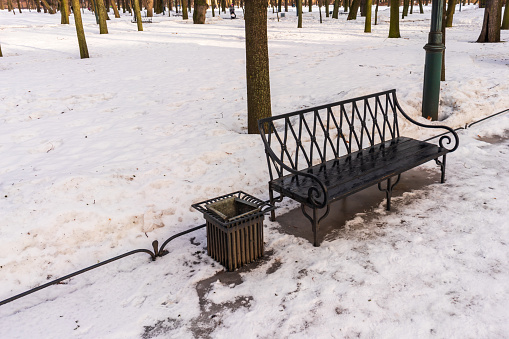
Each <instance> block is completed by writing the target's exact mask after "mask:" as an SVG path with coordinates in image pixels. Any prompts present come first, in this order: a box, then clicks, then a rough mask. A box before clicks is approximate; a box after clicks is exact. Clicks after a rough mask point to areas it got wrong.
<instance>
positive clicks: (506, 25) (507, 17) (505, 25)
mask: <svg viewBox="0 0 509 339" xmlns="http://www.w3.org/2000/svg"><path fill="white" fill-rule="evenodd" d="M508 9H509V0H506V1H505V8H504V20H503V21H502V27H501V29H509V11H508Z"/></svg>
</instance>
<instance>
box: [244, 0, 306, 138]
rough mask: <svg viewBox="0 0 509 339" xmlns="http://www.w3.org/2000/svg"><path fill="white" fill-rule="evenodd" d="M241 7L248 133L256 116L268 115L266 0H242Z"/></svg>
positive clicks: (253, 130)
mask: <svg viewBox="0 0 509 339" xmlns="http://www.w3.org/2000/svg"><path fill="white" fill-rule="evenodd" d="M300 1H301V0H300ZM245 8H246V10H245V21H246V23H245V30H246V79H247V129H248V133H249V134H256V133H258V120H259V119H262V118H267V117H270V116H272V110H271V105H270V79H269V48H268V44H267V2H266V0H246V4H245ZM301 10H302V9H301Z"/></svg>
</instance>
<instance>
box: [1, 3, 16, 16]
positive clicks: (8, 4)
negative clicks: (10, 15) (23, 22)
mask: <svg viewBox="0 0 509 339" xmlns="http://www.w3.org/2000/svg"><path fill="white" fill-rule="evenodd" d="M2 1H3V0H2ZM7 11H9V12H10V11H12V2H11V0H7ZM14 14H16V13H14Z"/></svg>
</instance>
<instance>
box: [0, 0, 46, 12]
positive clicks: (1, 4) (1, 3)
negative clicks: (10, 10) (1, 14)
mask: <svg viewBox="0 0 509 339" xmlns="http://www.w3.org/2000/svg"><path fill="white" fill-rule="evenodd" d="M4 9H5V7H4V0H0V10H2V11H3V10H4ZM38 12H40V10H39V11H38Z"/></svg>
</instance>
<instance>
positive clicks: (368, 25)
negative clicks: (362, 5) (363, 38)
mask: <svg viewBox="0 0 509 339" xmlns="http://www.w3.org/2000/svg"><path fill="white" fill-rule="evenodd" d="M371 1H372V0H367V1H366V22H365V23H364V33H371V7H372V6H371V5H372V3H371Z"/></svg>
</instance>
